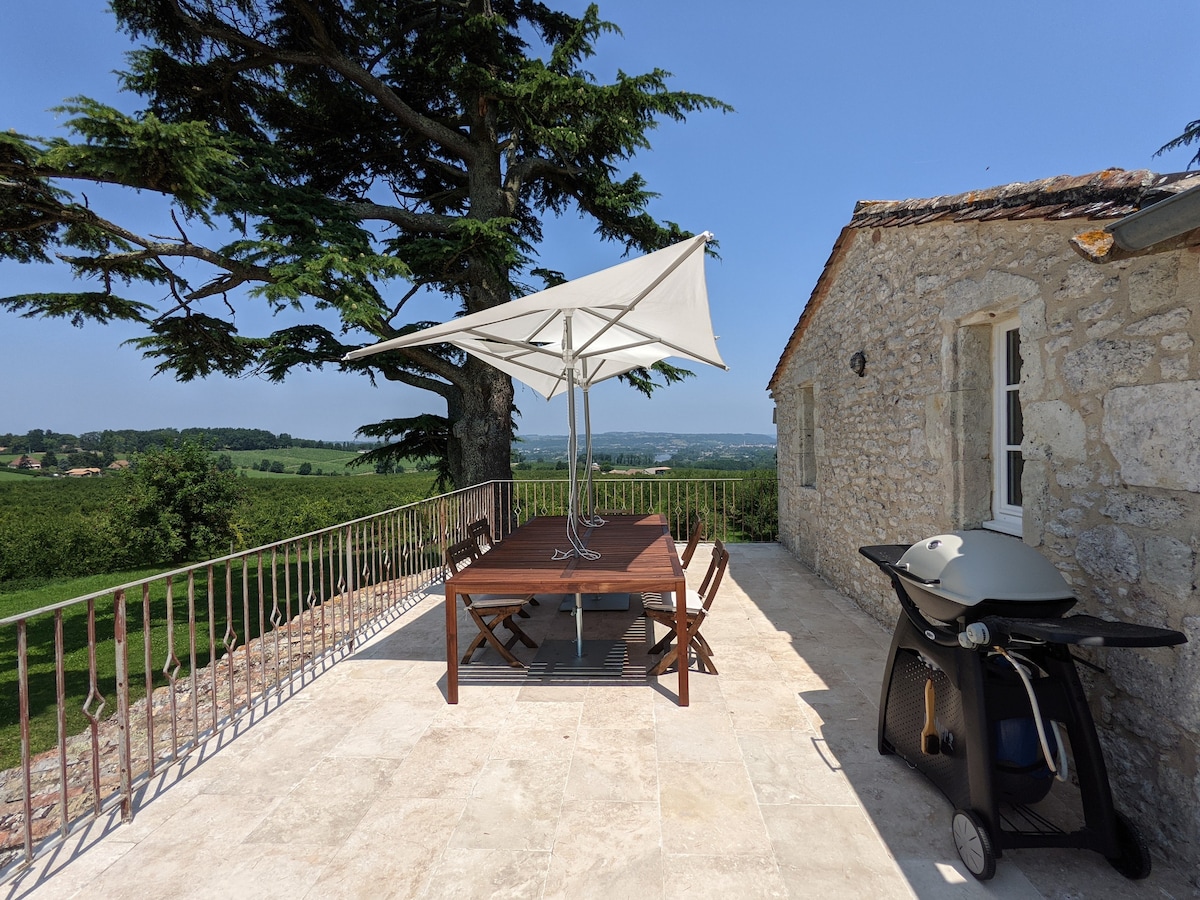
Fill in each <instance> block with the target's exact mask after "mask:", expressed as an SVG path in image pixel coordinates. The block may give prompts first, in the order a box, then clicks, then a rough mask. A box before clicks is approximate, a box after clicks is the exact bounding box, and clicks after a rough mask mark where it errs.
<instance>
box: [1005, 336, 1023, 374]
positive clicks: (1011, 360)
mask: <svg viewBox="0 0 1200 900" xmlns="http://www.w3.org/2000/svg"><path fill="white" fill-rule="evenodd" d="M1004 343H1005V348H1006V351H1007V352H1006V357H1007V360H1006V365H1005V367H1004V368H1005V374H1006V375H1007V379H1006V380H1007V383H1008V384H1020V383H1021V332H1020V331H1018V330H1017V329H1016V328H1014V329H1013V330H1012V331H1009V332H1006V333H1005V335H1004Z"/></svg>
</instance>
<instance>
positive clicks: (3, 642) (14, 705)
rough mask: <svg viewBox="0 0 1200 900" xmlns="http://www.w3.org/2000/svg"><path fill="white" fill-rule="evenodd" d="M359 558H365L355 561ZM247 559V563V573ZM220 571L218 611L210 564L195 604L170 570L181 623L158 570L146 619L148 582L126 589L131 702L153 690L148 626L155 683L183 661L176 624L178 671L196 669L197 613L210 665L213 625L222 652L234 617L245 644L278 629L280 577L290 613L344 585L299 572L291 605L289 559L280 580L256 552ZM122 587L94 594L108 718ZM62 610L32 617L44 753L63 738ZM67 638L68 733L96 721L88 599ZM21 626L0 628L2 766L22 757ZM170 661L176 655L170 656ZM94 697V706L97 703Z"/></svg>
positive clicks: (66, 615)
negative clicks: (311, 579) (88, 702)
mask: <svg viewBox="0 0 1200 900" xmlns="http://www.w3.org/2000/svg"><path fill="white" fill-rule="evenodd" d="M354 565H355V567H356V568H357V566H358V564H357V563H355V564H354ZM243 566H246V569H245V572H244V575H243ZM227 567H228V577H229V580H230V583H231V586H232V591H231V597H232V599H231V604H230V605H231V608H232V611H233V616H232V623H231V622H230V617H229V616H228V615H227V609H226V601H225V583H226V577H227ZM291 567H292V572H293V573H295V572H296V571H297V570H298V569H299V568H301V566H300V564H299V563H297V562H295V560H294V558H293V560H292V562H291ZM158 571H161V570H144V571H129V572H122V573H119V574H118V575H109V576H93V577H89V578H77V579H70V580H64V581H60V582H55V583H54V584H52V585H43V586H40V587H38V588H31V589H27V590H20V591H12V592H6V593H3V594H0V614H3V615H14V614H17V613H20V612H21V611H23V610H30V609H35V608H38V607H40V606H44V605H47V604H48V603H53V602H56V598H61V597H63V596H68V597H75V596H81V595H85V594H88V593H92V592H95V591H98V590H102V589H105V588H109V587H112V586H114V585H117V584H123V583H127V582H129V581H134V580H138V579H141V578H148V577H150V576H153V575H154V574H156V572H158ZM243 577H244V578H245V587H246V589H247V590H246V593H245V596H246V597H248V598H249V615H248V616H247V615H246V613H245V606H244V605H243ZM260 577H261V580H262V585H261V589H262V596H263V597H264V603H263V605H264V609H263V610H262V611H261V612H260V610H259V596H260V594H259V591H260V585H259V581H260ZM213 580H214V585H213V589H214V591H213V592H214V597H215V602H214V610H213V615H212V617H211V628H210V616H209V611H208V599H207V598H208V578H207V573H206V571H205V570H200V571H197V572H196V573H195V575H194V583H193V588H192V591H193V596H194V597H195V609H194V612H193V611H192V610H190V609H189V601H188V581H187V578H186V576H177V577H176V578H174V579H172V580H171V588H172V603H171V609H170V612H171V616H172V624H173V628H170V629H169V628H168V627H167V614H168V605H167V581H166V580H165V579H160V580H156V581H154V582H152V583H151V587H150V617H149V621H148V622H147V620H146V618H145V615H144V607H143V600H142V591H141V589H140V588H139V589H135V590H134V591H133V592H131V593H130V594H129V595H127V597H126V616H127V633H128V636H129V644H128V667H129V693H130V702H131V703H132V702H135V701H137V700H139V699H141V698H142V697H144V696H145V695H146V664H145V642H146V639H147V635H148V637H149V643H150V647H151V669H152V672H153V674H152V682H153V685H154V687H156V688H157V687H161V686H163V685H166V684H168V683H169V680H168V678H167V676H166V674H165V672H164V671H163V670H164V669H165V668H174V667H175V664H176V663H175V662H174V661H172V653H171V643H170V637H171V632H172V631H173V632H174V644H173V652H174V660H177V661H178V665H179V673H178V678H180V679H183V678H185V677H187V675H188V674H189V672H190V671H191V652H190V646H189V634H188V620H189V616H190V615H192V614H194V616H195V619H196V644H197V648H196V661H195V665H196V668H197V669H201V668H203V667H204V666H207V665H208V663H209V662H210V653H209V648H208V635H209V632H210V630H211V631H212V633H213V634H215V635H216V647H215V653H216V655H217V656H218V657H219V656H221V655H223V653H224V652H225V648H224V643H223V639H224V636H225V633H226V629H227V627H228V626H229V625H230V624H232V628H233V631H234V632H235V633H236V635H237V638H236V645H237V647H239V648H240V647H244V646H245V645H246V644H247V643H248V642H250V641H252V640H254V639H255V638H256V637H258V636H259V635H260V633H261V629H260V624H261V625H265V629H266V630H268V631H269V630H270V628H271V627H272V626H271V619H272V613H273V610H274V602H275V601H274V600H273V597H274V596H275V595H274V594H273V584H278V586H279V592H280V596H279V598H278V609H279V614H280V617H281V618H282V619H283V620H284V621H286V620H287V619H288V618H289V616H295V615H296V614H297V613H298V612H299V611H300V609H299V606H300V601H299V598H300V597H302V596H304V595H305V594H307V592H308V590H309V589H310V588H311V589H312V591H313V592H314V594H315V595H316V596H317V597H321V596H325V597H329V596H334V595H335V594H336V593H337V588H336V587H334V585H333V584H332V583H331V582H332V581H333V580H334V576H333V575H332V574H329V573H327V574H326V578H325V582H324V583H323V584H314V585H310V584H308V583H307V580H306V583H305V584H304V586H303V587H301V585H300V584H298V581H299V576H298V575H294V576H293V581H292V585H291V588H292V597H291V600H290V609H289V608H288V604H286V603H285V598H284V597H283V596H282V594H283V584H282V583H283V577H282V569H281V570H280V576H279V579H278V582H275V581H274V580H273V579H272V572H271V568H270V563H269V562H267V563H266V564H265V567H264V568H263V569H262V570H261V573H260V570H259V568H258V566H257V565H256V564H255V563H254V562H253V561H245V562H243V561H234V562H232V563H228V564H226V565H221V566H217V567H216V568H215V569H214V572H213ZM115 606H116V604H115V597H114V596H113V595H112V594H109V595H107V596H102V597H99V598H97V599H96V600H95V601H94V622H93V623H92V627H93V628H94V630H95V636H96V676H95V677H96V686H97V689H98V691H99V693H100V694H101V695H103V696H104V697H105V698H107V700H106V704H105V706H104V710H103V713H102V714H101V718H106V717H108V716H109V715H112V714H113V713H115V712H116V642H115V639H114V621H115ZM56 618H57V614H55V613H44V614H41V615H38V616H34V617H32V618H30V619H28V620H27V642H28V668H29V731H30V745H31V753H32V754H34V755H36V754H37V753H40V752H42V751H44V750H47V749H49V748H51V747H53V746H55V744H56V742H57V740H58V723H57V674H56V662H55V658H54V647H55V632H56ZM61 618H62V632H63V640H62V646H63V648H64V654H63V656H64V659H63V668H64V682H65V697H66V698H67V700H66V719H67V726H66V734H67V735H73V734H78V733H80V732H82V731H84V730H85V729H86V728H87V727H88V718H87V716H86V715H85V713H84V711H83V705H84V702H85V699H86V698H87V696H88V693H89V690H90V688H91V675H90V671H89V659H88V649H87V648H88V628H89V621H88V619H89V615H88V604H86V603H79V604H75V605H73V606H70V607H67V608H65V609H64V610H62V612H61ZM16 635H17V629H16V628H15V627H7V628H5V629H3V630H2V631H0V770H2V769H7V768H10V767H12V766H16V765H19V764H20V761H21V743H20V740H21V737H20V727H19V726H20V705H19V682H18V669H17V637H16ZM169 662H170V665H168V663H169ZM95 705H96V704H95V703H93V711H94V707H95Z"/></svg>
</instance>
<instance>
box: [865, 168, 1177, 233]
mask: <svg viewBox="0 0 1200 900" xmlns="http://www.w3.org/2000/svg"><path fill="white" fill-rule="evenodd" d="M1196 183H1200V176H1198V175H1196V173H1189V172H1179V173H1174V174H1170V175H1159V174H1157V173H1156V172H1151V171H1149V170H1148V169H1133V170H1129V171H1126V170H1124V169H1105V170H1103V171H1101V172H1092V173H1090V174H1088V175H1055V176H1054V177H1053V178H1043V179H1040V180H1038V181H1019V182H1015V183H1013V184H1003V185H998V186H996V187H991V188H985V189H983V190H977V191H967V192H966V193H962V194H946V195H943V196H940V197H929V198H925V199H913V200H860V201H859V202H858V203H857V204H856V205H855V207H854V214H853V216H852V217H851V219H850V226H851V227H852V228H874V227H879V226H886V227H898V226H903V225H918V224H925V223H928V222H932V221H935V220H936V219H938V218H941V217H942V216H946V215H950V216H953V218H954V220H955V221H958V222H970V221H976V220H978V221H994V220H997V219H1034V218H1053V219H1072V218H1092V219H1094V218H1117V217H1119V216H1122V215H1128V214H1129V213H1130V212H1135V211H1136V210H1138V209H1141V208H1142V207H1143V206H1146V205H1148V204H1149V203H1153V202H1157V201H1158V200H1161V199H1163V198H1165V197H1167V196H1169V195H1171V194H1175V193H1178V192H1179V191H1180V190H1183V189H1185V188H1187V187H1191V186H1192V185H1193V184H1196Z"/></svg>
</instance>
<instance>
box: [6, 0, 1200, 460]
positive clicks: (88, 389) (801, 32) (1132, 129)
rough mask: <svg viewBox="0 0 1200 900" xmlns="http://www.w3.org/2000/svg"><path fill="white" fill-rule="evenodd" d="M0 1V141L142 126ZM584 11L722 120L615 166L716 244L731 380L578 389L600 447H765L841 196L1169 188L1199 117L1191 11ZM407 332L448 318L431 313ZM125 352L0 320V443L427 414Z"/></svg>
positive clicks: (325, 426) (530, 428)
mask: <svg viewBox="0 0 1200 900" xmlns="http://www.w3.org/2000/svg"><path fill="white" fill-rule="evenodd" d="M551 5H553V6H558V7H561V8H565V9H568V10H571V11H573V12H578V11H580V10H582V9H583V7H584V6H585V4H584V3H581V2H553V0H552V2H551ZM5 6H6V9H5V23H4V28H3V29H0V85H3V87H2V88H0V127H2V128H11V129H15V130H17V131H19V132H22V133H25V134H36V135H51V134H54V133H55V130H56V128H57V125H58V123H57V120H56V117H55V116H54V114H52V113H50V112H49V111H48V110H49V108H50V107H52V106H54V105H56V104H58V103H60V102H61V101H62V100H63V99H65V98H67V97H69V96H72V95H77V94H86V95H88V96H91V97H95V98H97V99H100V100H104V101H107V102H111V103H114V104H115V105H117V106H120V107H121V108H124V109H128V110H134V109H136V108H137V105H138V104H137V98H136V97H132V96H129V95H121V94H119V93H118V92H117V90H116V80H115V78H114V76H113V75H112V74H111V73H112V72H113V71H114V70H117V69H120V68H122V67H123V55H122V54H123V53H124V51H125V50H126V49H128V47H129V44H128V41H127V39H126V38H125V37H124V36H123V35H121V34H118V33H117V32H116V30H115V27H114V24H113V21H112V19H111V17H110V15H109V14H108V13H107V12H106V11H105V9H104V5H103V4H101V3H97V2H95V0H90V2H84V0H42V2H40V3H16V2H13V3H8V4H5ZM600 11H601V14H602V15H603V16H604V17H605V18H606V19H608V20H610V21H612V22H614V23H616V24H617V25H618V26H619V27H620V28H621V30H622V32H623V35H621V36H616V35H613V36H608V37H605V38H604V39H603V40H602V41H601V43H600V45H599V50H598V53H597V55H596V56H595V57H594V58H593V59H592V60H591V63H590V68H591V69H592V71H593V72H595V73H596V75H597V76H598V78H600V79H602V80H609V79H611V78H612V76H613V75H614V74H615V72H616V70H617V69H618V68H620V69H622V70H624V71H626V72H630V73H640V72H644V71H647V70H649V69H651V68H654V67H660V68H663V69H666V70H667V71H669V72H672V73H673V78H672V79H671V85H672V86H673V87H676V88H679V89H685V90H690V91H697V92H700V93H705V94H710V95H713V96H716V97H719V98H720V99H722V100H724V101H726V102H728V103H730V104H732V105H733V106H734V107H735V109H736V112H735V113H732V114H729V115H721V114H718V113H701V114H698V115H695V116H694V117H692V119H691V120H690V121H689V122H688V123H686V124H684V125H676V124H673V123H672V124H664V125H663V126H661V127H660V128H659V129H658V131H657V132H655V133H653V134H652V136H651V140H652V143H653V145H654V146H653V150H652V151H651V152H646V153H643V154H642V155H641V156H639V157H638V158H637V159H636V160H635V161H634V163H633V166H632V167H633V168H636V169H637V170H638V171H640V172H642V173H643V174H644V175H645V176H646V177H647V179H648V181H649V184H650V186H651V188H652V189H653V190H656V191H657V192H659V194H660V195H661V196H660V197H659V198H658V199H657V200H656V201H655V203H654V206H653V207H652V212H653V213H654V214H655V215H657V216H658V217H660V218H662V219H670V220H673V221H676V222H679V223H680V224H681V225H682V226H683V227H685V228H687V229H689V230H691V231H693V232H699V231H704V230H708V231H711V232H713V233H714V234H715V235H716V236H717V238H718V239H719V241H720V254H721V259H720V260H710V261H709V262H708V264H707V276H708V286H709V301H710V305H711V308H712V317H713V323H714V329H715V331H716V332H717V334H718V335H720V347H721V352H722V354H723V356H724V358H725V361H726V363H728V365H729V366H730V371H729V372H720V371H718V370H715V369H709V368H707V367H703V366H696V367H694V368H695V371H696V373H697V377H695V378H694V379H691V380H690V381H689V382H688V383H686V384H684V385H681V386H676V387H672V388H670V389H668V390H664V391H661V392H659V393H658V394H656V396H655V397H654V398H653V399H651V400H647V399H644V398H642V397H640V396H637V395H635V394H634V393H633V392H632V391H630V390H628V389H625V388H622V387H621V386H620V385H618V384H616V383H615V382H610V383H606V384H604V385H602V386H599V387H597V388H596V389H595V391H593V392H592V394H593V396H592V425H593V429H594V430H595V431H597V432H603V431H676V432H713V431H729V432H755V433H773V431H774V428H773V426H772V424H771V414H772V404H771V401H770V398H769V396H768V394H767V392H766V385H767V381H768V379H769V378H770V375H771V372H772V371H773V369H774V367H775V363H776V362H777V361H778V359H779V355H780V353H781V352H782V351H783V347H784V343H785V342H786V340H787V337H788V335H789V334H790V333H791V330H792V328H793V326H794V325H795V323H796V319H797V318H798V316H799V314H800V311H801V309H802V308H803V306H804V303H805V302H806V301H807V299H808V296H809V293H810V292H811V290H812V288H813V285H814V283H815V282H816V279H817V277H818V276H819V275H820V272H821V268H822V266H823V265H824V263H825V260H826V259H827V258H828V255H829V251H830V248H831V246H832V243H833V241H834V239H835V238H836V236H837V233H838V231H839V230H840V228H841V227H842V226H843V225H845V223H846V222H847V221H848V220H849V218H850V215H851V213H852V211H853V208H854V204H855V202H856V201H857V200H860V199H872V200H880V199H906V198H911V197H929V196H936V195H939V194H950V193H957V192H960V191H965V190H971V189H975V188H985V187H991V186H994V185H999V184H1007V183H1010V182H1014V181H1029V180H1033V179H1038V178H1045V177H1049V176H1053V175H1060V174H1073V175H1078V174H1084V173H1087V172H1093V171H1097V170H1100V169H1104V168H1107V167H1110V166H1116V167H1120V168H1125V169H1138V168H1150V169H1154V170H1156V171H1160V172H1172V171H1179V170H1182V169H1184V168H1185V167H1186V166H1187V163H1188V160H1189V159H1190V158H1191V155H1192V154H1191V153H1190V152H1188V151H1187V150H1182V151H1176V152H1174V153H1172V154H1168V155H1166V156H1163V157H1157V158H1156V157H1155V156H1154V152H1155V150H1157V148H1158V147H1160V146H1161V145H1162V144H1164V143H1166V142H1167V141H1168V140H1169V139H1171V138H1172V137H1174V136H1175V135H1177V134H1178V133H1179V132H1180V131H1181V130H1182V128H1183V126H1184V125H1185V124H1186V123H1187V122H1189V121H1191V120H1192V119H1195V118H1200V102H1198V101H1196V99H1195V98H1196V94H1195V91H1194V86H1195V84H1196V83H1197V76H1198V75H1200V71H1198V68H1200V66H1198V63H1197V60H1198V57H1197V54H1196V52H1195V46H1194V40H1193V38H1192V31H1193V28H1192V26H1193V24H1194V22H1195V15H1196V12H1197V5H1196V3H1195V0H1191V2H1182V0H1152V2H1150V3H1146V4H1140V5H1134V4H1129V3H1128V2H1122V3H1117V2H1110V0H1092V2H1076V0H1040V2H1026V0H1009V2H1006V3H1002V4H977V3H964V2H961V0H954V2H950V0H946V2H932V0H914V2H910V3H904V4H900V3H894V2H875V0H860V2H857V3H828V4H805V3H796V2H793V0H788V2H777V0H769V2H768V0H762V2H756V3H747V4H731V3H729V2H727V0H726V2H715V0H687V2H683V0H654V2H645V0H638V2H633V0H605V2H601V3H600ZM87 193H88V195H89V199H90V201H91V202H92V205H93V208H97V209H103V210H104V211H105V213H106V214H109V215H111V216H113V217H122V218H123V220H129V221H132V222H133V223H134V224H135V225H136V226H137V227H140V228H143V229H144V230H146V231H150V232H153V233H157V234H166V233H171V226H170V224H169V219H168V218H167V217H166V215H165V207H164V206H163V205H162V204H161V203H157V202H155V201H154V200H153V199H152V198H146V197H141V198H128V197H123V196H120V195H118V194H117V193H116V192H105V191H99V190H94V189H93V190H89V191H88V192H87ZM546 231H547V240H546V242H545V244H544V245H543V247H542V263H543V264H544V265H546V266H548V267H550V268H554V269H559V270H561V271H563V272H565V273H566V274H567V275H568V277H577V276H579V275H584V274H587V273H588V272H592V271H595V270H597V269H601V268H604V267H605V266H608V265H612V264H614V263H616V262H619V261H620V259H621V257H620V251H619V248H616V247H613V246H611V245H606V244H602V243H600V242H599V241H598V240H597V239H596V238H595V237H594V235H593V234H592V229H591V226H590V225H589V224H588V223H587V222H586V221H582V220H579V219H577V218H576V217H574V216H568V217H566V218H564V219H562V220H556V221H553V222H551V223H549V224H548V227H547V229H546ZM66 283H67V282H66V281H64V276H63V275H62V273H60V272H56V271H55V270H53V269H50V268H48V267H44V266H18V265H15V264H13V263H0V293H3V294H4V295H8V294H12V293H18V292H24V291H34V290H39V291H46V290H54V289H56V288H62V287H63V286H64V285H65V284H66ZM397 290H399V288H397ZM239 315H240V316H243V317H244V319H242V320H241V322H242V323H245V325H247V326H249V327H250V328H253V327H254V326H255V325H256V324H257V325H260V326H262V327H260V328H258V329H257V330H266V327H267V326H268V325H269V324H270V323H267V322H265V320H264V319H263V318H262V317H261V316H258V314H257V313H256V312H255V311H253V310H251V309H249V308H247V307H242V308H240V312H239ZM423 315H424V316H425V317H427V318H430V319H444V318H447V317H448V316H449V315H450V307H449V305H448V304H439V305H431V306H429V307H428V309H427V310H426V311H425V312H424V313H423ZM256 316H257V317H256ZM134 334H135V332H134V331H132V330H129V329H124V328H120V327H115V326H108V327H98V326H87V327H85V328H83V329H75V328H73V327H71V326H70V325H69V324H66V323H63V322H59V321H54V322H35V321H28V320H23V319H20V318H18V317H16V316H14V315H12V314H9V313H0V371H3V372H4V374H5V380H6V385H5V390H4V391H3V392H2V393H0V433H3V432H9V431H11V432H17V433H21V432H25V431H27V430H29V429H31V428H48V429H52V430H54V431H60V432H62V431H65V432H73V433H79V432H82V431H90V430H98V429H102V428H158V427H187V426H239V427H255V428H265V429H267V430H270V431H273V432H281V431H285V432H289V433H291V434H293V435H296V436H303V437H311V438H321V439H326V440H346V439H350V438H352V437H353V433H354V429H355V428H356V427H358V426H359V425H362V424H366V423H369V422H375V421H378V420H380V419H383V418H391V417H396V416H405V415H415V414H417V413H420V412H428V411H432V412H439V413H440V412H443V411H444V409H443V408H442V407H441V405H440V403H439V401H438V400H437V398H435V397H433V396H432V395H428V394H425V393H423V392H420V391H417V390H415V389H410V388H406V387H402V386H397V385H386V384H384V385H381V386H380V387H372V386H371V385H370V384H369V383H368V382H367V381H366V380H365V379H363V378H361V377H353V376H349V375H345V374H340V373H337V372H335V371H333V370H328V369H327V370H325V371H323V372H314V373H301V374H299V375H297V376H295V377H293V378H291V379H289V380H288V382H287V383H285V384H284V385H271V384H269V383H267V382H265V381H261V380H258V379H254V378H248V379H236V380H231V379H225V378H212V379H208V380H206V381H203V382H194V383H192V384H186V385H185V384H179V383H177V382H175V381H172V380H170V379H169V377H167V376H157V377H153V378H152V377H151V376H152V374H153V365H152V363H150V362H148V361H146V360H143V359H142V358H141V356H140V354H139V353H138V352H137V351H136V350H135V349H133V348H132V347H128V346H122V342H123V341H125V340H127V339H128V338H130V337H132V336H134ZM517 403H518V405H519V406H520V408H521V412H522V415H521V418H520V419H519V423H520V426H521V430H522V431H524V432H525V433H529V434H562V433H565V431H566V427H565V426H566V406H565V401H564V400H563V399H562V398H559V399H556V400H555V401H552V402H550V403H547V402H546V401H544V400H542V399H541V398H540V397H538V396H537V395H535V394H533V393H532V392H531V391H529V390H528V389H524V388H521V387H518V395H517Z"/></svg>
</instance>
